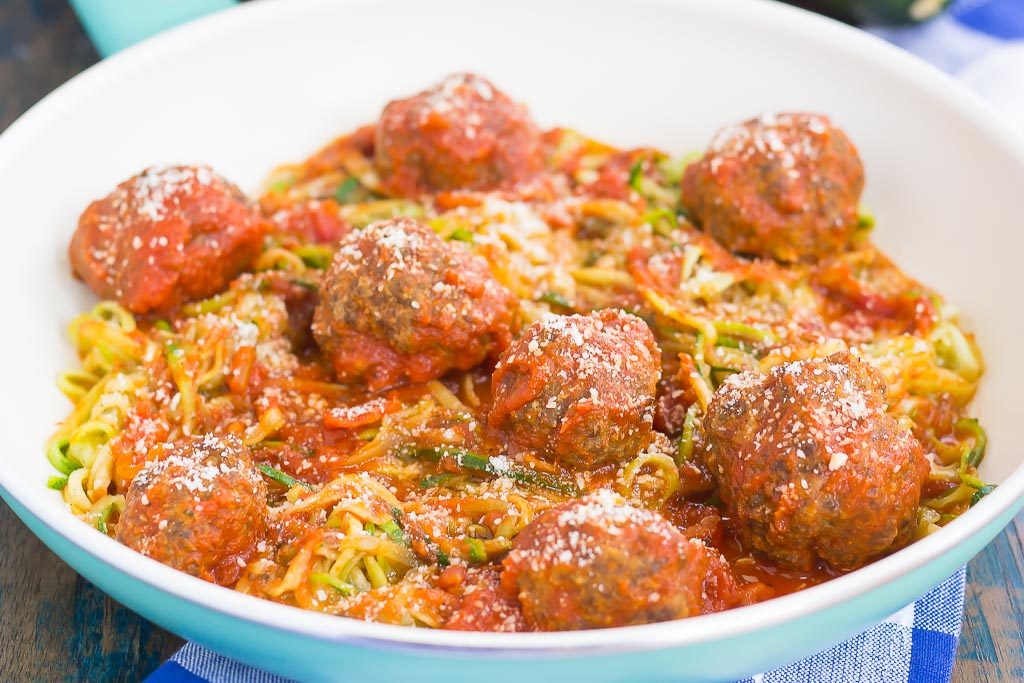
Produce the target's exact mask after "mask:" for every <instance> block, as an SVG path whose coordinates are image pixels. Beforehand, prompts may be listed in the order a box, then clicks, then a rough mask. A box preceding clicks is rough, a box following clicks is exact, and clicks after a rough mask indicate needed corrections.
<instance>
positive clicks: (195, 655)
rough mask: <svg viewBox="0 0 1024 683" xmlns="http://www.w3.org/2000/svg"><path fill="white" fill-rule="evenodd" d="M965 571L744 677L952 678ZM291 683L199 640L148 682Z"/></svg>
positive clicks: (750, 681) (937, 682)
mask: <svg viewBox="0 0 1024 683" xmlns="http://www.w3.org/2000/svg"><path fill="white" fill-rule="evenodd" d="M965 575H966V572H965V571H964V570H963V569H960V571H958V572H957V573H956V574H954V575H953V576H951V577H950V578H949V579H947V580H946V581H945V582H944V583H942V584H941V585H939V587H938V588H936V589H935V590H933V591H932V592H931V593H928V594H927V595H925V596H924V597H923V598H921V599H920V600H918V601H917V602H915V603H913V604H911V605H908V606H907V607H905V608H903V609H902V610H900V611H899V612H897V613H896V614H894V615H892V616H891V617H889V618H888V619H886V620H885V621H883V622H882V623H880V624H877V625H875V626H873V627H871V628H870V629H868V630H867V631H864V632H863V633H861V634H860V635H858V636H856V637H855V638H851V639H850V640H848V641H846V642H845V643H841V644H839V645H836V646H835V647H833V648H831V649H829V650H825V651H824V652H820V653H818V654H816V655H815V656H813V657H808V658H807V659H805V660H803V661H800V662H797V663H796V664H791V665H789V666H786V667H783V668H781V669H776V670H775V671H770V672H768V673H765V674H758V675H756V676H753V677H751V678H747V679H745V680H744V681H741V682H740V683H820V682H821V681H830V682H834V683H854V682H856V683H947V682H948V681H949V678H950V675H951V674H952V672H953V661H954V659H955V658H956V644H957V637H958V636H959V634H960V616H961V614H962V613H963V606H964V584H965ZM236 681H244V682H245V683H287V679H284V678H280V677H279V676H275V675H273V674H268V673H266V672H265V671H260V670H258V669H253V668H251V667H248V666H245V665H244V664H239V663H238V662H236V661H233V660H231V659H228V658H226V657H221V656H220V655H218V654H214V653H213V652H210V651H209V650H207V649H206V648H203V647H201V646H199V645H196V644H195V643H189V644H188V645H186V646H185V647H183V648H182V649H181V650H179V651H178V653H177V654H175V655H174V657H172V658H171V660H170V661H169V662H167V663H166V664H164V665H163V666H162V667H160V668H159V669H157V670H156V671H155V672H154V673H153V675H151V676H150V677H149V678H148V679H146V682H147V683H206V682H209V683H234V682H236Z"/></svg>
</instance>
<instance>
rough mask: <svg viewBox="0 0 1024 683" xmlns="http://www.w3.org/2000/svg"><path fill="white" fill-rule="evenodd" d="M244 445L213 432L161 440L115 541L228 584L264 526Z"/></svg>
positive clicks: (262, 504) (256, 478)
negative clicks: (172, 441) (169, 442)
mask: <svg viewBox="0 0 1024 683" xmlns="http://www.w3.org/2000/svg"><path fill="white" fill-rule="evenodd" d="M266 495H267V494H266V485H265V484H264V482H263V479H262V477H260V475H259V473H258V472H257V470H256V467H255V465H254V464H253V461H252V458H251V457H250V456H249V452H248V450H247V449H246V448H245V446H243V445H242V442H241V441H239V440H238V439H237V438H235V437H233V436H225V437H220V436H217V435H214V434H206V435H204V436H198V437H193V438H191V439H186V440H184V441H180V442H178V443H176V444H174V445H166V446H164V447H163V450H162V451H161V452H158V453H157V454H156V459H155V460H153V461H151V462H150V463H148V464H147V465H146V466H145V467H144V468H143V469H142V470H141V471H140V472H139V474H138V475H137V476H136V477H135V479H134V480H133V481H132V483H131V486H130V487H129V489H128V492H127V494H126V495H125V509H124V512H123V513H122V514H121V517H120V519H119V520H118V523H117V530H116V533H117V539H118V540H119V541H121V542H122V543H124V544H125V545H127V546H128V547H130V548H132V549H134V550H137V551H138V552H140V553H142V554H143V555H147V556H149V557H151V558H153V559H155V560H159V561H160V562H163V563H164V564H168V565H170V566H172V567H175V568H177V569H180V570H182V571H185V572H188V573H189V574H192V575H194V576H198V577H200V578H204V579H207V580H211V581H215V582H217V583H221V584H224V585H233V584H234V583H235V581H237V579H238V577H239V575H240V573H241V571H240V570H241V568H242V567H244V566H245V564H246V560H247V559H248V558H249V557H250V556H251V554H252V552H253V549H254V547H255V546H256V544H257V543H258V542H259V541H260V539H261V538H262V537H263V534H264V532H265V529H266V526H267V517H268V514H269V513H268V508H267V504H266Z"/></svg>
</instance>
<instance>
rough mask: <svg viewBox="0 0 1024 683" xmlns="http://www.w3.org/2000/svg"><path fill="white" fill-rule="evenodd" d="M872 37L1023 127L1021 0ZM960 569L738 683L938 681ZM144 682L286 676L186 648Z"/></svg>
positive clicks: (271, 680) (963, 5)
mask: <svg viewBox="0 0 1024 683" xmlns="http://www.w3.org/2000/svg"><path fill="white" fill-rule="evenodd" d="M868 30H870V31H871V32H872V33H875V34H876V35H879V36H881V37H882V38H885V39H886V40H888V41H890V42H892V43H895V44H896V45H899V46H901V47H903V48H905V49H907V50H910V51H911V52H914V53H915V54H917V55H919V56H920V57H922V58H924V59H926V60H928V61H930V62H932V63H933V64H935V65H936V66H938V67H939V68H940V69H943V70H944V71H946V72H948V73H951V74H953V75H954V76H956V77H957V78H960V79H961V80H962V81H963V82H964V83H966V84H967V85H968V86H969V87H971V88H972V89H974V90H975V91H976V92H978V94H980V95H981V96H982V97H984V98H985V99H987V100H989V101H990V102H991V103H993V104H994V105H996V107H997V108H999V109H1001V110H1002V111H1003V112H1004V113H1005V114H1007V115H1008V116H1010V117H1011V119H1013V120H1015V121H1016V122H1017V123H1018V125H1019V123H1020V122H1022V121H1024V2H1022V1H1021V0H958V1H957V2H956V3H954V5H953V7H952V8H951V9H950V10H949V11H948V12H947V13H946V14H944V15H942V16H941V17H939V18H938V19H935V20H933V21H931V22H929V23H927V24H925V25H923V26H912V27H907V28H897V29H893V28H873V27H872V28H869V29H868ZM964 577H965V572H964V570H963V569H961V570H960V571H958V572H957V573H956V574H954V575H953V576H951V577H950V578H949V579H947V580H946V581H945V582H944V583H943V584H941V585H940V586H939V587H938V588H936V589H935V590H933V591H932V592H931V593H928V594H927V595H925V596H924V597H923V598H921V599H920V600H918V601H917V602H915V603H914V604H912V605H909V606H907V607H905V608H904V609H902V610H900V611H899V612H897V613H896V614H894V615H892V616H891V617H889V618H888V619H886V620H885V621H883V622H882V623H880V624H877V625H875V626H873V627H871V628H870V629H868V630H867V631H864V632H863V633H861V634H860V635H858V636H856V637H854V638H851V639H850V640H848V641H846V642H845V643H841V644H839V645H836V646H835V647H833V648H831V649H829V650H825V651H824V652H820V653H818V654H817V655H815V656H813V657H809V658H807V659H805V660H803V661H800V662H797V663H795V664H791V665H789V666H786V667H783V668H781V669H777V670H775V671H771V672H768V673H765V674H758V675H757V676H754V677H752V678H748V679H746V680H745V681H742V683H817V682H818V681H835V682H837V683H853V682H855V681H856V682H858V683H870V682H874V681H877V682H878V683H899V682H906V683H945V682H947V681H949V679H950V676H951V674H952V671H953V662H954V660H955V657H956V646H957V638H958V636H959V634H960V619H961V616H962V611H963V603H964V582H965V579H964ZM147 681H149V683H185V682H189V683H201V682H205V681H209V682H210V683H220V682H234V681H245V682H246V683H248V682H252V683H279V682H283V681H285V679H283V678H279V677H277V676H274V675H271V674H268V673H265V672H263V671H259V670H257V669H253V668H250V667H247V666H245V665H243V664H239V663H238V662H235V661H232V660H230V659H227V658H225V657H221V656H220V655H217V654H214V653H212V652H210V651H209V650H206V649H205V648H203V647H201V646H199V645H196V644H195V643H189V644H188V645H186V646H185V647H183V648H182V649H181V650H179V651H178V653H177V654H175V655H174V656H173V657H172V658H171V659H170V661H168V662H167V663H165V664H164V665H163V666H161V667H160V668H159V669H157V671H156V672H154V673H153V674H152V675H151V676H150V677H149V678H148V679H147Z"/></svg>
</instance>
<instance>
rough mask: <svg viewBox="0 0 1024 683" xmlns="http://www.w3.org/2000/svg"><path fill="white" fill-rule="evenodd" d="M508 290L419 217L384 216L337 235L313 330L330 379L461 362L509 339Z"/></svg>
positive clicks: (376, 376)
mask: <svg viewBox="0 0 1024 683" xmlns="http://www.w3.org/2000/svg"><path fill="white" fill-rule="evenodd" d="M515 309H516V299H515V297H514V296H513V295H512V294H511V292H509V291H508V290H507V289H505V288H504V287H503V286H502V285H501V284H499V283H498V281H497V280H495V279H494V276H493V275H492V274H491V272H490V270H489V267H488V265H487V263H486V262H485V261H484V260H483V259H481V258H479V257H477V256H475V255H473V254H472V253H470V252H469V251H468V250H467V249H466V248H465V247H463V246H462V245H460V244H455V243H452V242H445V241H444V240H442V239H441V238H440V237H438V236H437V234H436V233H435V232H434V231H433V230H431V229H430V228H428V227H426V226H425V225H423V224H422V223H419V222H417V221H414V220H411V219H404V218H399V219H393V220H389V221H383V222H380V223H374V224H372V225H370V226H367V227H366V228H365V229H363V230H361V231H358V232H353V233H351V234H350V235H348V236H347V237H346V238H345V239H343V240H342V242H341V243H340V246H339V249H338V252H337V254H335V257H334V261H333V262H332V263H331V266H330V268H329V269H328V271H327V274H326V275H325V277H324V282H323V285H322V287H321V291H320V302H319V304H317V307H316V311H315V313H314V316H313V334H314V336H315V337H316V340H317V343H319V345H320V347H321V348H322V349H323V350H324V351H325V352H326V354H327V356H328V357H329V358H330V359H331V362H332V363H333V365H334V369H335V372H336V373H337V375H338V377H339V378H340V379H342V380H344V381H357V380H362V381H365V382H366V383H367V385H368V386H369V387H370V388H371V389H374V390H376V389H381V388H384V387H387V386H391V385H394V384H397V383H399V382H402V381H406V380H408V381H413V382H423V381H427V380H430V379H434V378H437V377H440V376H441V375H443V374H444V373H445V372H448V371H449V370H453V369H458V370H467V369H469V368H471V367H473V366H475V365H477V364H479V363H480V362H481V361H483V360H484V359H485V358H487V357H488V356H491V355H497V354H498V353H500V352H501V351H502V350H503V349H504V348H505V347H506V346H508V343H509V341H510V339H511V331H510V325H511V323H512V319H513V315H514V313H515Z"/></svg>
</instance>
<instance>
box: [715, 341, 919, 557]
mask: <svg viewBox="0 0 1024 683" xmlns="http://www.w3.org/2000/svg"><path fill="white" fill-rule="evenodd" d="M885 403H886V386H885V382H884V380H883V379H882V376H881V374H880V373H879V372H878V371H877V370H876V369H874V368H873V367H872V366H870V365H868V364H867V363H865V362H863V361H860V360H858V359H857V358H855V357H854V356H852V355H850V354H849V353H847V352H845V351H844V352H839V353H836V354H833V355H831V356H829V357H828V358H825V359H817V360H806V361H796V362H791V363H785V364H783V365H780V366H777V367H775V368H773V369H772V370H771V371H770V372H769V373H768V374H764V375H758V374H755V373H751V372H745V373H742V374H737V375H733V376H732V377H730V378H729V379H727V380H726V381H725V382H724V383H723V384H722V386H721V387H719V389H718V391H717V392H716V393H715V396H714V398H713V399H712V401H711V403H710V405H709V406H708V411H707V415H706V417H705V419H704V430H705V442H706V456H707V463H708V466H709V469H710V470H711V474H712V475H713V476H714V477H716V478H717V480H718V484H719V491H720V494H721V497H722V502H723V503H724V504H725V508H726V510H727V512H728V514H729V517H730V518H731V520H732V524H733V526H734V528H735V529H736V531H737V532H738V534H739V536H740V539H741V541H742V542H743V544H744V545H745V546H747V547H748V548H751V549H753V550H755V551H758V552H760V553H763V554H765V555H767V556H769V557H771V558H773V559H774V560H776V561H777V562H778V563H780V564H782V565H784V566H787V567H792V568H796V569H801V570H808V569H810V568H812V567H813V566H814V565H815V564H816V563H817V561H818V560H819V559H820V560H824V561H825V562H827V563H828V564H830V565H832V566H833V567H835V568H837V569H853V568H856V567H859V566H861V565H864V564H865V563H867V562H868V561H870V560H871V559H872V558H874V557H876V556H877V555H879V554H881V553H885V552H887V551H889V550H893V549H895V548H898V547H900V546H902V545H904V544H905V543H907V542H908V541H909V540H910V539H911V534H912V533H913V529H914V526H915V524H916V520H917V507H918V503H919V502H920V497H921V488H922V485H923V484H924V481H925V477H926V476H927V473H928V462H927V460H926V459H925V457H924V454H923V452H922V449H921V446H920V444H919V443H918V442H917V440H916V439H915V438H914V436H913V435H912V434H911V433H910V431H908V430H907V429H904V428H903V427H901V426H900V425H898V424H897V422H896V420H894V419H893V418H892V417H891V416H889V415H887V414H886V413H885V407H886V406H885Z"/></svg>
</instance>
